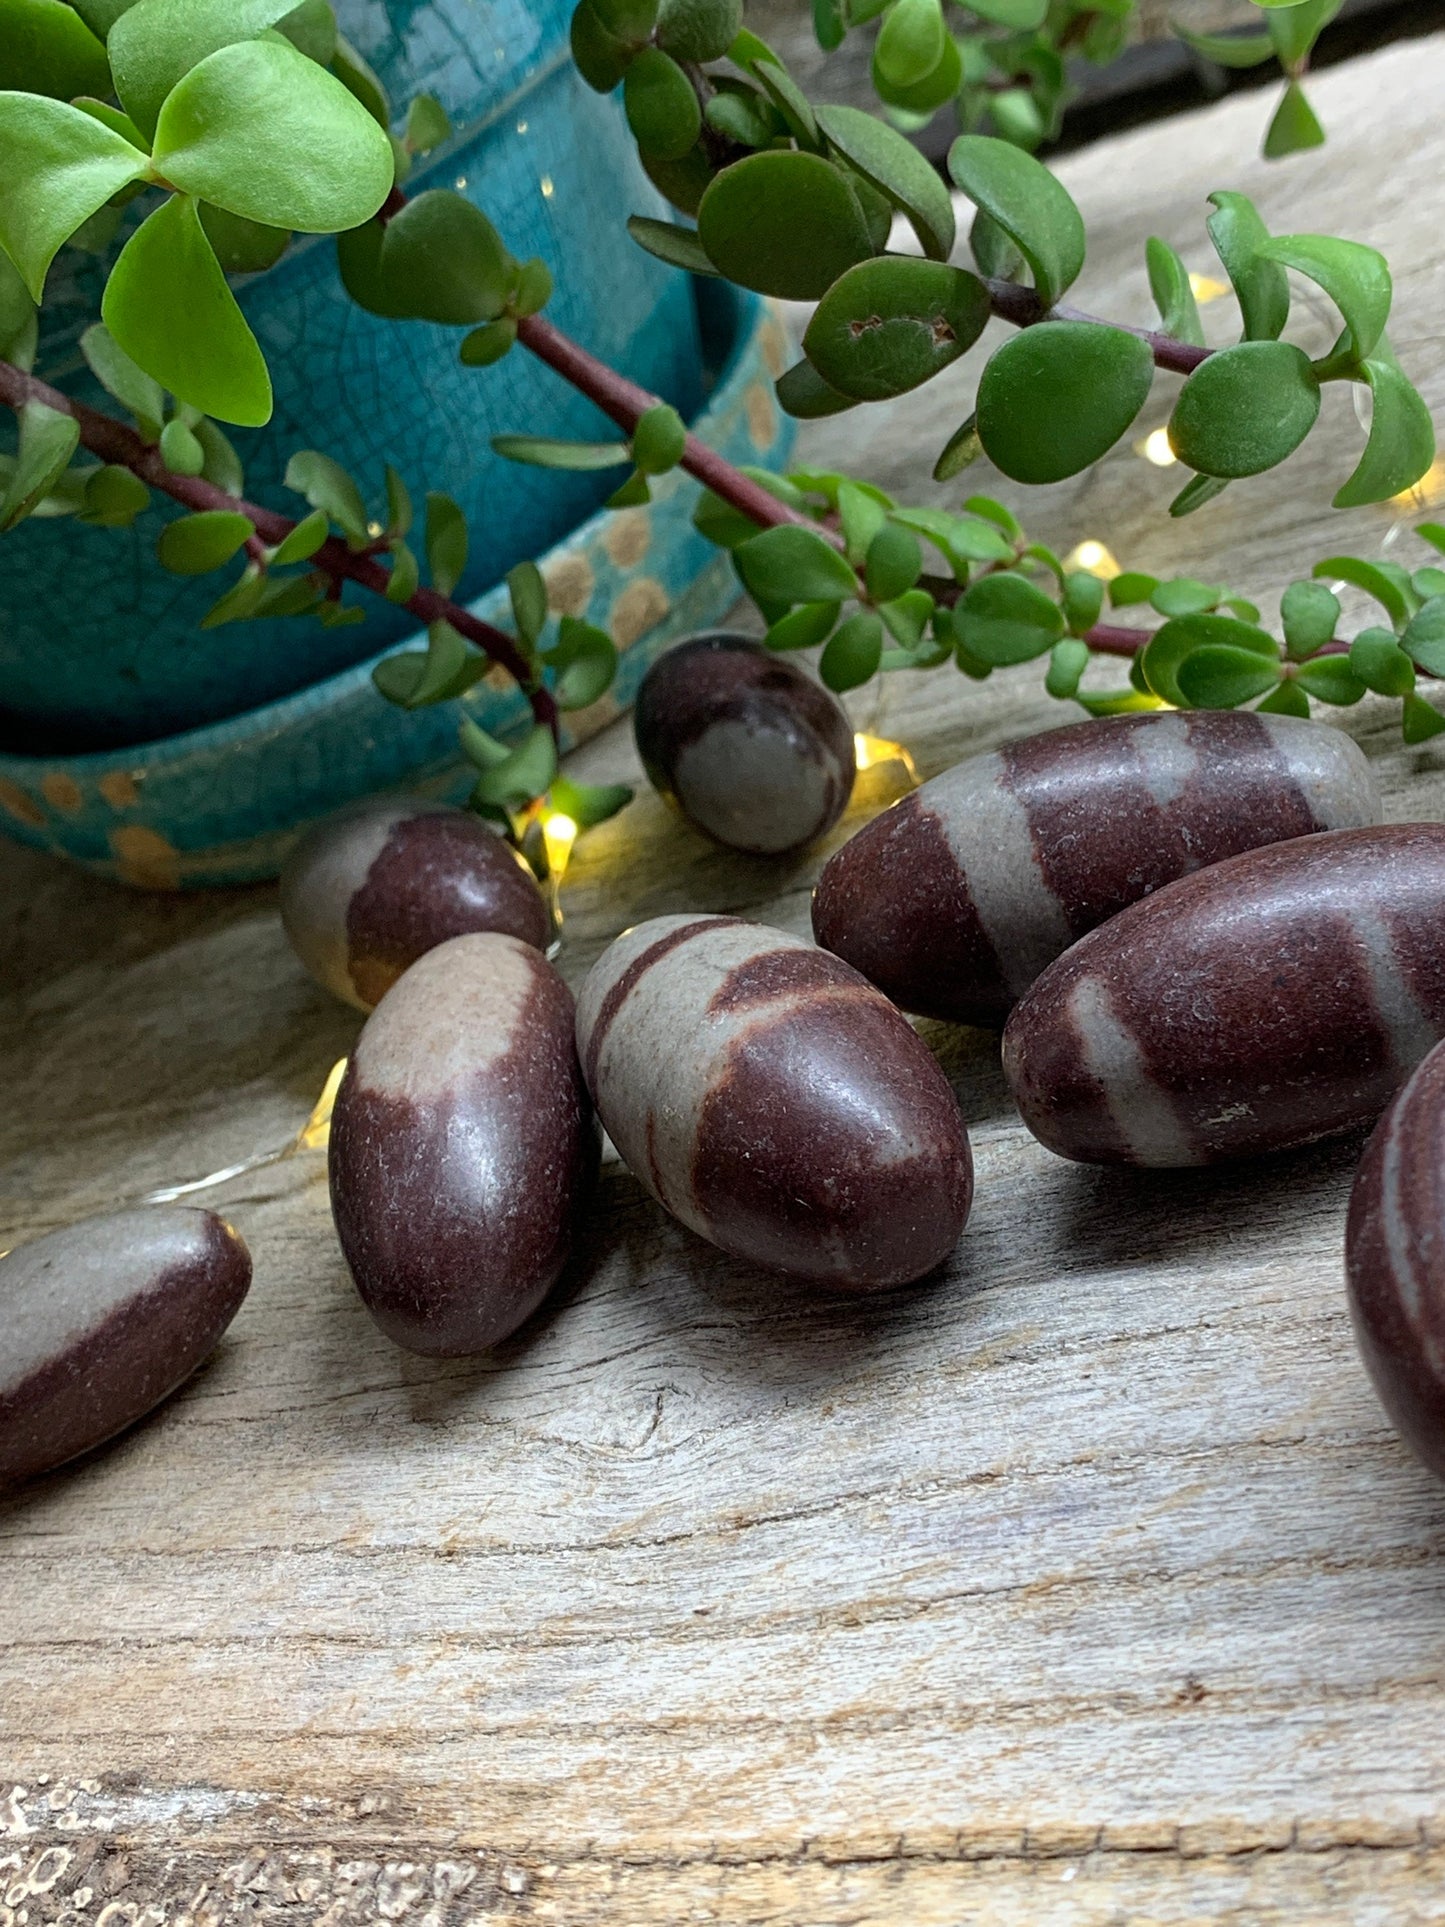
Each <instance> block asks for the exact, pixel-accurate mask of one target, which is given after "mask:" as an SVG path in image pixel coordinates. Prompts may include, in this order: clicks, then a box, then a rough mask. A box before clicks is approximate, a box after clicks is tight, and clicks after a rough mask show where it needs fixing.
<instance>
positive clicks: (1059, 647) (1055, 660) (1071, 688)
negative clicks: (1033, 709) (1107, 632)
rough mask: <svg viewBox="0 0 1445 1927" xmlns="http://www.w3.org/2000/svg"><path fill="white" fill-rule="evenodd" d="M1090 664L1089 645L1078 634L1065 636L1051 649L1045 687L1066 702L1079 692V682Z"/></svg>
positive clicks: (1052, 694)
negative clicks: (1081, 640) (1080, 639)
mask: <svg viewBox="0 0 1445 1927" xmlns="http://www.w3.org/2000/svg"><path fill="white" fill-rule="evenodd" d="M1088 666H1089V647H1088V644H1087V643H1084V642H1080V641H1079V639H1078V637H1077V636H1065V637H1064V639H1063V640H1062V641H1061V642H1056V643H1055V644H1054V646H1053V648H1052V649H1051V650H1050V651H1049V672H1048V674H1047V675H1046V676H1045V677H1044V688H1045V689H1046V690H1047V691H1048V692H1049V694H1050V695H1051V696H1054V697H1057V698H1058V699H1059V700H1060V701H1061V702H1066V701H1067V700H1068V699H1069V698H1070V697H1071V696H1077V695H1078V693H1079V683H1080V681H1081V680H1082V678H1083V674H1084V671H1085V670H1086V669H1087V668H1088Z"/></svg>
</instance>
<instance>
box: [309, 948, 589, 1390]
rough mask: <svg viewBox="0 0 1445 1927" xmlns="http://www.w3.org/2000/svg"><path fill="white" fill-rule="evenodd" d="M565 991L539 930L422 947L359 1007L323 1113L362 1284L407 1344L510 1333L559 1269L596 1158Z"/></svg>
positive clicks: (335, 1188)
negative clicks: (367, 1009) (367, 1011)
mask: <svg viewBox="0 0 1445 1927" xmlns="http://www.w3.org/2000/svg"><path fill="white" fill-rule="evenodd" d="M573 1015H574V1011H573V1003H572V993H571V992H570V991H569V990H568V988H567V986H566V985H565V984H564V983H563V982H562V979H561V978H560V977H559V976H558V975H557V973H556V971H555V970H554V969H553V968H552V966H551V965H550V964H549V963H548V962H547V960H546V958H545V957H543V956H542V954H541V952H540V951H539V950H537V949H536V948H534V947H533V946H532V945H530V944H527V943H523V942H522V941H521V939H520V938H517V937H504V936H497V935H493V934H484V935H475V936H465V937H453V938H451V939H450V940H449V941H448V942H446V943H443V944H439V945H438V946H437V947H436V948H435V949H434V950H429V951H428V952H427V953H426V955H425V956H424V957H420V958H418V960H417V961H416V962H415V963H414V964H413V965H412V966H411V968H410V969H409V970H408V971H407V972H406V973H405V975H404V976H402V977H401V978H400V979H399V980H398V981H397V983H396V984H395V985H393V987H392V988H391V989H390V990H389V991H388V992H387V994H386V996H385V997H384V998H383V999H382V1001H381V1002H380V1004H378V1005H377V1007H376V1009H375V1010H374V1011H373V1012H372V1014H371V1016H370V1017H369V1018H368V1019H367V1020H366V1024H365V1026H364V1028H363V1030H362V1033H361V1037H360V1039H359V1040H358V1042H357V1045H356V1049H355V1050H354V1051H353V1053H352V1056H351V1061H350V1063H349V1064H348V1066H347V1069H346V1075H345V1076H344V1077H343V1079H342V1081H341V1088H340V1090H339V1091H338V1092H337V1096H336V1106H335V1109H334V1111H333V1113H332V1119H331V1143H330V1177H331V1209H332V1215H333V1216H334V1218H335V1220H336V1230H337V1235H338V1236H339V1238H340V1240H341V1249H342V1251H343V1253H344V1254H345V1257H346V1262H347V1264H348V1265H349V1266H350V1267H351V1275H352V1277H353V1278H354V1279H355V1281H356V1287H357V1290H358V1291H359V1292H360V1293H361V1297H362V1300H363V1302H364V1303H365V1305H366V1308H367V1310H368V1311H369V1312H370V1313H371V1315H372V1317H373V1318H374V1319H375V1320H376V1322H377V1324H378V1325H379V1326H380V1327H381V1329H382V1330H383V1331H384V1332H385V1333H386V1334H387V1336H388V1337H389V1338H392V1339H394V1340H395V1341H396V1343H397V1344H398V1345H404V1346H406V1347H407V1349H408V1350H409V1351H414V1352H427V1353H432V1354H435V1355H438V1356H443V1357H447V1356H455V1355H458V1354H462V1353H468V1352H478V1351H483V1350H485V1349H486V1347H487V1346H489V1345H495V1344H496V1343H497V1342H498V1340H500V1339H503V1338H505V1337H507V1335H508V1334H509V1333H510V1332H513V1331H515V1330H516V1328H517V1327H518V1325H520V1324H521V1323H522V1322H523V1321H524V1320H525V1319H526V1318H528V1317H529V1316H530V1315H531V1313H532V1312H533V1311H535V1310H536V1308H537V1306H538V1305H540V1304H541V1302H542V1300H543V1299H544V1298H545V1297H546V1295H547V1293H548V1292H549V1291H550V1290H551V1289H552V1286H553V1285H554V1284H555V1283H556V1282H557V1278H558V1276H559V1274H560V1273H561V1270H562V1267H563V1265H564V1264H565V1262H566V1260H567V1257H568V1254H569V1252H570V1250H571V1246H572V1241H573V1237H574V1234H575V1231H576V1228H577V1225H578V1222H579V1219H580V1217H581V1214H582V1211H583V1209H584V1207H585V1205H586V1202H587V1198H588V1195H589V1193H590V1190H591V1187H592V1181H593V1178H594V1177H595V1175H596V1170H597V1154H598V1140H597V1128H596V1123H595V1120H594V1118H593V1115H592V1106H591V1103H590V1102H589V1100H588V1097H587V1092H586V1089H585V1087H584V1086H583V1083H582V1076H581V1072H580V1071H579V1069H578V1065H577V1052H576V1046H575V1043H574V1040H573Z"/></svg>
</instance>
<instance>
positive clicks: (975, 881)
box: [813, 710, 1379, 1024]
mask: <svg viewBox="0 0 1445 1927" xmlns="http://www.w3.org/2000/svg"><path fill="white" fill-rule="evenodd" d="M1378 820H1379V798H1378V795H1377V793H1376V790H1375V785H1374V781H1373V778H1372V776H1371V773H1370V769H1369V765H1368V764H1367V762H1366V761H1365V759H1364V757H1363V756H1362V755H1361V753H1360V751H1359V750H1358V749H1357V748H1356V746H1355V745H1354V743H1352V742H1351V741H1350V739H1349V738H1348V737H1347V736H1345V735H1343V734H1342V733H1341V732H1340V731H1338V730H1333V729H1328V728H1326V727H1324V726H1323V725H1321V724H1316V723H1307V722H1303V721H1300V720H1298V719H1297V718H1294V717H1290V716H1259V715H1255V714H1253V713H1251V712H1246V711H1209V710H1200V711H1196V712H1193V713H1186V714H1173V713H1170V714H1167V715H1165V714H1151V715H1135V716H1115V717H1109V718H1104V719H1098V720H1094V721H1090V722H1083V723H1072V724H1069V725H1067V726H1066V727H1065V728H1063V729H1055V730H1049V731H1046V732H1045V733H1043V734H1041V735H1038V736H1031V737H1028V738H1026V739H1025V740H1024V741H1022V742H1019V743H1015V744H1012V745H1010V746H1009V747H1007V748H1005V749H1002V750H999V751H995V752H992V753H990V754H988V755H985V756H979V757H973V758H971V759H970V760H969V761H968V762H965V763H961V764H959V765H958V766H957V767H956V768H954V769H951V770H947V771H945V772H944V774H943V775H941V776H936V777H934V778H933V779H932V780H931V781H930V782H927V783H925V784H924V785H923V787H922V789H921V790H919V791H917V792H916V793H915V794H914V795H913V796H911V797H909V798H907V799H906V800H905V801H904V802H902V803H899V804H896V805H895V806H894V808H893V809H891V810H888V811H885V812H884V814H883V815H882V816H880V817H878V818H876V819H875V820H874V821H873V822H872V823H870V824H869V825H868V826H867V828H866V829H864V830H862V831H860V832H859V834H858V835H857V836H855V837H854V838H853V839H852V840H851V842H849V843H846V844H845V845H844V846H843V848H842V849H841V850H839V851H838V852H837V853H836V855H835V856H834V857H833V858H832V859H831V860H830V862H829V863H828V864H827V865H826V867H825V868H824V870H823V874H822V876H821V878H820V879H819V882H818V889H817V894H816V896H815V898H814V906H813V929H814V933H815V935H816V936H817V939H818V941H819V942H820V943H822V944H825V945H826V946H827V948H828V949H830V950H834V951H836V952H837V953H838V955H839V956H841V957H845V958H846V959H847V960H848V962H849V963H851V964H853V965H854V966H855V967H856V968H857V969H859V970H861V971H862V972H863V973H864V975H865V976H866V977H868V978H869V980H870V981H871V982H873V983H875V984H877V985H878V987H879V988H880V989H881V990H883V991H885V992H886V993H887V994H888V995H889V996H890V997H892V998H893V999H894V1001H895V1002H896V1003H898V1004H900V1005H901V1006H902V1007H903V1008H904V1009H905V1010H912V1011H917V1012H919V1013H920V1014H921V1015H925V1016H930V1017H943V1018H953V1019H955V1020H958V1021H962V1022H967V1023H981V1024H996V1023H999V1022H1001V1021H1002V1020H1003V1019H1004V1018H1005V1017H1006V1016H1007V1015H1008V1011H1009V1009H1010V1007H1011V1006H1012V1004H1013V1002H1014V1001H1015V1000H1016V998H1017V997H1019V996H1020V995H1022V993H1023V992H1024V991H1025V990H1026V989H1027V988H1028V986H1029V984H1030V983H1032V982H1033V980H1034V978H1035V977H1037V975H1038V974H1039V972H1040V971H1041V970H1043V969H1045V968H1046V967H1047V966H1048V965H1049V964H1050V963H1051V962H1052V961H1053V959H1054V958H1055V957H1057V956H1058V955H1059V954H1060V953H1061V952H1062V951H1063V950H1065V949H1066V948H1067V946H1068V945H1069V944H1070V943H1071V942H1073V941H1074V940H1075V939H1076V938H1078V937H1080V936H1082V935H1084V934H1085V933H1086V932H1087V931H1089V930H1092V929H1094V928H1096V927H1097V925H1099V924H1100V923H1102V922H1104V921H1105V920H1106V919H1108V918H1109V917H1112V916H1115V915H1117V914H1118V912H1119V911H1121V910H1123V909H1126V908H1127V907H1128V905H1130V904H1131V903H1135V902H1137V901H1138V900H1139V899H1140V898H1141V897H1145V896H1148V895H1149V894H1150V893H1151V892H1152V891H1154V890H1157V889H1159V888H1161V887H1162V886H1163V885H1165V884H1167V883H1171V882H1173V881H1174V880H1175V879H1176V878H1178V877H1181V876H1186V875H1188V874H1189V873H1190V872H1192V871H1194V870H1198V869H1201V868H1203V867H1204V866H1206V865H1208V864H1210V863H1217V862H1220V861H1221V860H1223V859H1225V858H1227V857H1231V856H1235V855H1237V854H1239V853H1241V852H1242V851H1245V850H1249V849H1254V848H1257V847H1258V846H1259V845H1261V844H1265V843H1272V842H1277V841H1280V840H1282V839H1285V838H1291V837H1299V836H1306V835H1312V834H1314V833H1316V832H1319V831H1325V830H1331V829H1344V828H1353V827H1356V826H1360V825H1365V824H1371V823H1375V822H1378Z"/></svg>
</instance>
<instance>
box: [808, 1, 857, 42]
mask: <svg viewBox="0 0 1445 1927" xmlns="http://www.w3.org/2000/svg"><path fill="white" fill-rule="evenodd" d="M843 7H844V0H813V35H814V38H815V39H816V40H817V42H818V45H819V46H820V47H821V48H822V49H823V52H824V53H825V54H830V53H833V52H834V51H835V50H836V49H837V48H839V47H841V46H842V44H843V42H844V40H845V39H846V38H847V34H848V28H849V25H850V24H851V22H850V21H849V20H847V19H845V17H844V13H843Z"/></svg>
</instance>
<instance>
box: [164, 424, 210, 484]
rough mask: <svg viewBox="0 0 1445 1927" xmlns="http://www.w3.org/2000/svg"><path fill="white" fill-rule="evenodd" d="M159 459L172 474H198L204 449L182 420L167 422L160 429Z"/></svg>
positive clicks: (204, 460) (203, 456)
mask: <svg viewBox="0 0 1445 1927" xmlns="http://www.w3.org/2000/svg"><path fill="white" fill-rule="evenodd" d="M160 452H161V460H162V461H163V462H164V463H165V465H166V467H167V468H168V469H169V470H170V472H171V473H172V475H199V474H200V472H201V470H202V469H203V468H204V467H205V466H206V451H205V450H204V449H203V448H202V447H201V444H200V443H199V441H197V439H196V437H195V435H194V434H193V433H192V432H191V430H190V428H188V427H187V425H186V423H185V422H183V421H179V420H177V421H171V422H167V423H166V425H165V427H164V428H163V429H162V430H161V440H160Z"/></svg>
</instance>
